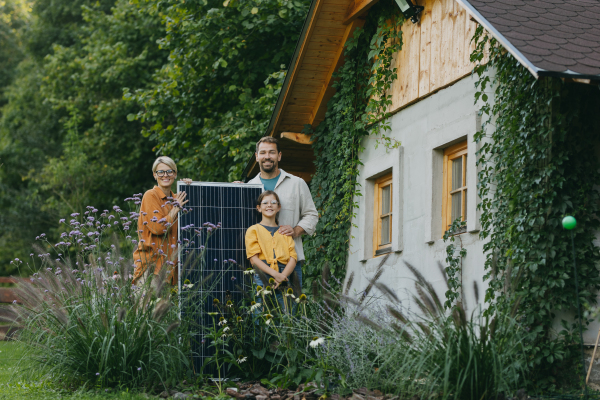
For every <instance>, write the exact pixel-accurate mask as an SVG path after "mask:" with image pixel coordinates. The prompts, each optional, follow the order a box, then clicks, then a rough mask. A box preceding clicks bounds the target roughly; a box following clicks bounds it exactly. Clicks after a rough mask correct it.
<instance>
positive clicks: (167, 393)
mask: <svg viewBox="0 0 600 400" xmlns="http://www.w3.org/2000/svg"><path fill="white" fill-rule="evenodd" d="M158 397H160V398H161V399H166V398H167V397H169V392H167V391H166V390H165V391H163V392H161V394H159V395H158Z"/></svg>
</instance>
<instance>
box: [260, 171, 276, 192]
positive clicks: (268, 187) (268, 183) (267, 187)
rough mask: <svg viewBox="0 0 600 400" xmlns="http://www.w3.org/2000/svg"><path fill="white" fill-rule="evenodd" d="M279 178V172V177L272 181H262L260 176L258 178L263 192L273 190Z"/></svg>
mask: <svg viewBox="0 0 600 400" xmlns="http://www.w3.org/2000/svg"><path fill="white" fill-rule="evenodd" d="M259 176H260V175H259ZM280 176H281V172H280V173H279V175H277V176H276V177H275V178H273V179H263V178H262V176H261V177H260V181H261V182H262V184H263V185H264V187H265V191H267V190H275V185H277V181H278V180H279V177H280Z"/></svg>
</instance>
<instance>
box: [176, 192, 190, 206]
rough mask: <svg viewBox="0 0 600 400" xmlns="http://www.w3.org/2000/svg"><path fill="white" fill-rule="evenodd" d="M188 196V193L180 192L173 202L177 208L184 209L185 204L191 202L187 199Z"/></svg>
mask: <svg viewBox="0 0 600 400" xmlns="http://www.w3.org/2000/svg"><path fill="white" fill-rule="evenodd" d="M186 196H187V193H186V192H179V193H177V194H175V197H174V198H173V201H174V202H175V203H176V204H175V207H176V208H182V207H183V206H184V204H185V203H187V202H188V201H189V200H186V199H185V198H186Z"/></svg>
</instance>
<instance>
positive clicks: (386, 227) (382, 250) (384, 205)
mask: <svg viewBox="0 0 600 400" xmlns="http://www.w3.org/2000/svg"><path fill="white" fill-rule="evenodd" d="M392 195H393V194H392V174H388V175H385V176H382V177H381V178H379V179H377V181H376V182H375V207H374V211H375V213H374V217H375V218H374V221H373V222H374V223H373V228H374V229H373V255H374V256H379V255H382V254H386V253H389V252H390V251H392V220H393V209H392V208H393V207H392Z"/></svg>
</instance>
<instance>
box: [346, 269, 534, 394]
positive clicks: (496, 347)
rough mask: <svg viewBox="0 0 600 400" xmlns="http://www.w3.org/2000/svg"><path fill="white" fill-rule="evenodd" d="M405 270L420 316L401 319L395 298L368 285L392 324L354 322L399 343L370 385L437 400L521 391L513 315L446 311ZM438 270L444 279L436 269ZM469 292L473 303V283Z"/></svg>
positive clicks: (459, 308) (419, 278) (519, 337)
mask: <svg viewBox="0 0 600 400" xmlns="http://www.w3.org/2000/svg"><path fill="white" fill-rule="evenodd" d="M405 264H406V266H407V268H408V269H409V270H410V271H411V272H412V273H413V275H414V276H415V278H416V279H415V294H413V296H412V299H411V300H412V303H414V304H416V305H417V307H418V308H419V310H420V313H419V314H415V313H411V314H405V313H404V312H403V310H402V305H401V302H400V301H399V299H398V297H397V296H396V294H395V293H394V292H393V291H392V290H391V289H389V288H388V287H387V286H385V285H384V284H383V283H379V282H377V280H376V279H373V280H371V282H370V284H369V285H370V286H371V288H372V287H376V288H378V289H379V290H380V292H381V293H382V294H383V295H384V296H385V297H386V300H387V301H386V306H385V307H386V309H387V313H388V315H389V316H390V317H391V318H392V322H391V323H388V324H379V323H378V322H376V321H372V320H371V319H370V318H369V317H368V316H365V314H364V313H363V314H361V315H359V317H358V319H359V320H360V321H361V322H363V323H366V325H367V326H370V327H371V328H372V329H375V330H378V329H379V330H381V331H382V332H390V333H391V334H393V335H395V336H396V337H397V338H398V339H399V340H398V341H397V342H396V343H395V344H394V345H392V346H389V349H388V351H387V352H386V354H385V356H383V357H380V358H379V368H378V373H377V374H376V375H374V377H375V378H376V380H375V381H372V382H370V383H369V384H370V385H375V386H377V387H379V388H384V389H386V390H389V391H394V392H396V393H398V394H401V395H410V396H414V395H417V396H421V397H427V396H430V395H431V394H433V393H439V398H440V399H450V398H452V399H461V400H462V399H465V400H471V399H473V400H476V399H477V400H482V399H483V400H485V399H496V397H497V396H498V395H499V394H500V393H510V392H511V391H512V392H514V391H516V390H517V389H518V388H519V387H520V386H522V384H523V380H524V376H525V368H526V360H525V359H524V354H525V353H524V351H523V341H524V340H525V339H526V336H527V332H525V330H524V329H523V328H522V327H520V326H519V324H518V323H517V321H516V320H515V319H514V318H513V315H514V314H513V313H512V311H511V310H498V309H494V308H490V309H488V310H487V311H486V314H485V315H484V313H483V312H482V310H481V308H480V306H479V305H478V306H477V307H476V308H475V310H473V311H472V313H471V316H470V317H468V316H467V312H466V309H465V307H464V305H463V304H462V303H461V302H458V303H457V304H456V305H455V306H454V307H453V308H452V309H450V310H447V309H446V308H445V307H444V304H443V302H442V301H441V299H440V297H439V296H438V294H437V293H436V291H435V290H434V288H433V285H432V284H431V282H429V281H428V280H427V279H425V277H424V276H423V275H422V274H421V273H420V272H419V270H418V269H417V268H415V267H414V266H412V265H411V264H409V263H406V262H405ZM440 270H441V272H442V274H444V273H445V270H444V268H443V267H442V266H441V265H440ZM379 276H381V275H380V274H379V275H378V274H376V278H377V279H378V278H379ZM444 281H445V282H447V281H446V280H444ZM474 289H475V297H476V298H478V287H477V284H476V283H475V284H474ZM390 328H391V329H390Z"/></svg>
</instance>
